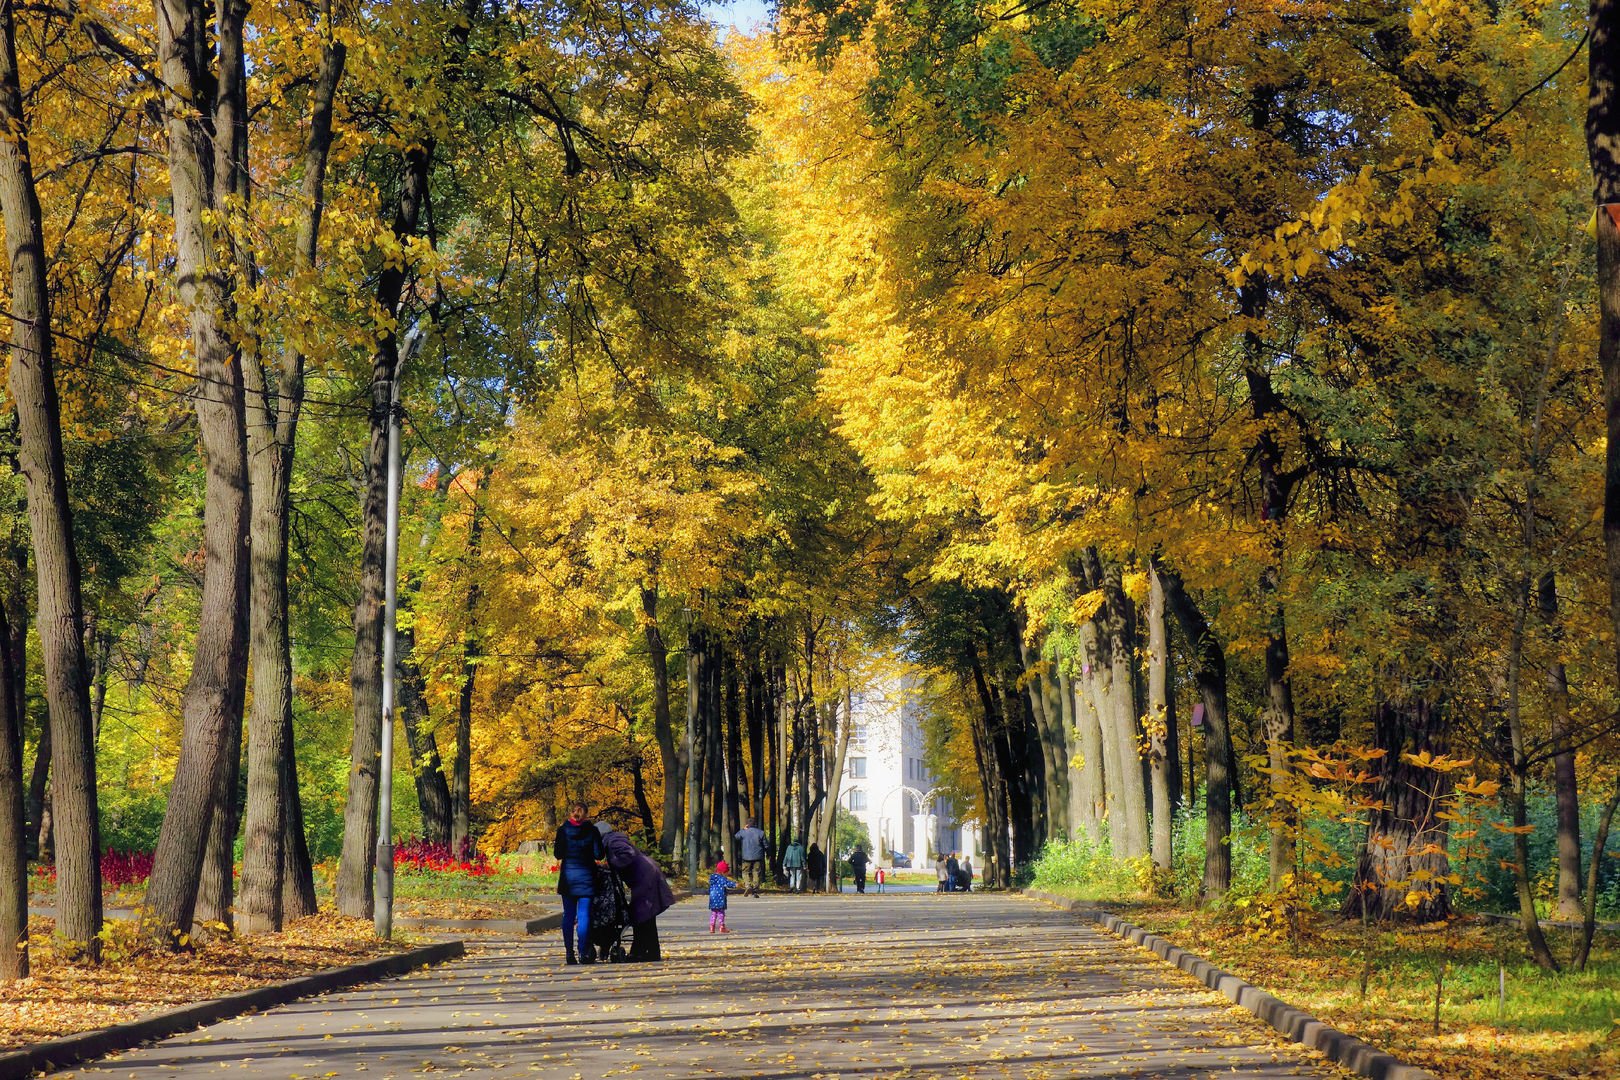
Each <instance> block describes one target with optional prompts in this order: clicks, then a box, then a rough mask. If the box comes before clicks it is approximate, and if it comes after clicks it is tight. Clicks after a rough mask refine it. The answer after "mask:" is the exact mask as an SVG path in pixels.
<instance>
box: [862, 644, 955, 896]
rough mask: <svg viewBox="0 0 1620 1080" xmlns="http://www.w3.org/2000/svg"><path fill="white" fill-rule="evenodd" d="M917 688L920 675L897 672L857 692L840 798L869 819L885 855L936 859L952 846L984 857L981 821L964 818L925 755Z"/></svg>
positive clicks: (921, 861)
mask: <svg viewBox="0 0 1620 1080" xmlns="http://www.w3.org/2000/svg"><path fill="white" fill-rule="evenodd" d="M916 691H917V687H916V684H915V682H913V681H912V680H910V679H908V678H905V677H903V676H889V677H885V678H883V679H880V680H879V681H878V682H876V683H874V684H872V685H869V686H867V687H866V688H865V689H864V690H863V691H861V692H858V693H856V694H854V695H853V699H852V702H851V714H850V715H851V719H852V720H853V722H854V725H855V726H854V729H853V730H852V731H851V732H850V739H849V753H848V755H847V757H846V758H845V761H844V777H843V783H842V785H841V788H840V792H839V802H840V803H841V804H842V805H843V807H844V809H846V810H848V811H849V812H850V813H852V814H854V815H855V816H856V817H857V818H859V819H860V820H861V821H862V822H864V823H865V825H866V831H867V832H868V833H869V834H870V835H871V837H872V844H873V846H874V847H875V848H877V851H876V852H875V853H874V854H875V855H876V856H877V858H878V862H879V863H882V864H885V865H886V864H888V862H889V861H890V853H891V852H904V853H905V854H906V855H907V856H909V857H910V859H911V863H912V865H913V866H917V867H922V866H932V865H933V864H934V858H935V857H936V856H937V855H938V854H940V853H941V852H944V853H947V854H948V853H950V852H952V851H955V852H959V853H961V854H963V855H968V856H971V857H973V859H974V861H975V862H977V861H978V855H979V830H978V825H977V823H975V822H963V821H960V820H958V818H957V816H956V810H955V808H954V807H953V806H952V805H951V802H950V800H949V799H947V798H945V797H944V796H943V795H941V794H939V792H938V790H937V788H936V784H935V780H934V777H933V775H932V774H931V773H930V772H929V771H928V766H927V764H926V763H925V762H924V761H923V735H922V718H921V716H920V707H921V703H920V701H919V696H918V694H917V692H916Z"/></svg>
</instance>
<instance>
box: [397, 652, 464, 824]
mask: <svg viewBox="0 0 1620 1080" xmlns="http://www.w3.org/2000/svg"><path fill="white" fill-rule="evenodd" d="M398 637H399V640H398V649H399V698H400V702H399V715H400V721H401V723H402V724H403V725H404V728H405V746H406V748H407V749H408V750H409V751H410V754H411V775H412V777H413V779H414V780H415V781H416V804H417V806H418V807H420V808H421V811H422V839H424V840H426V841H427V842H428V843H430V844H443V845H445V846H446V847H449V846H450V818H451V813H450V785H449V783H448V782H447V781H446V780H445V778H444V761H443V760H442V759H441V758H440V757H439V741H438V739H436V738H434V735H433V730H432V728H431V727H429V726H428V723H429V718H428V703H427V687H426V685H425V682H424V680H423V678H422V669H421V667H420V666H419V665H418V664H417V663H416V658H415V657H414V655H412V654H413V650H414V648H415V645H416V632H415V631H414V630H413V629H410V628H408V627H406V628H401V629H400V630H399V632H398ZM452 850H453V851H455V853H456V854H457V855H459V854H461V852H460V851H459V850H458V849H452Z"/></svg>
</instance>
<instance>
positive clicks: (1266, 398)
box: [1238, 91, 1298, 885]
mask: <svg viewBox="0 0 1620 1080" xmlns="http://www.w3.org/2000/svg"><path fill="white" fill-rule="evenodd" d="M1272 96H1273V95H1272V94H1271V93H1270V92H1269V91H1262V92H1257V93H1256V94H1255V99H1254V100H1255V106H1254V114H1253V116H1252V117H1251V120H1252V123H1253V124H1254V126H1255V128H1256V130H1261V131H1263V130H1265V129H1266V127H1267V125H1268V123H1269V121H1268V119H1267V117H1268V115H1269V109H1270V102H1271V98H1272ZM1269 298H1270V284H1269V282H1268V281H1267V279H1266V278H1265V276H1264V275H1256V276H1254V277H1253V278H1251V279H1250V280H1249V281H1248V283H1247V284H1245V285H1244V286H1243V288H1242V289H1240V290H1239V292H1238V302H1239V309H1240V311H1241V312H1242V314H1243V316H1244V318H1245V319H1247V320H1249V325H1248V327H1247V328H1246V329H1245V330H1244V332H1243V363H1244V376H1245V378H1246V380H1247V383H1248V390H1249V409H1250V414H1251V415H1252V416H1253V417H1254V419H1255V420H1256V421H1257V422H1259V423H1261V424H1264V425H1265V426H1264V427H1262V429H1261V431H1260V434H1259V437H1258V438H1257V440H1256V442H1255V447H1254V452H1253V460H1254V463H1255V468H1256V471H1257V472H1258V474H1259V477H1258V479H1259V487H1260V525H1261V528H1262V529H1264V530H1266V532H1267V533H1268V539H1269V547H1270V549H1271V559H1270V561H1269V562H1268V563H1267V565H1266V567H1265V568H1264V569H1263V570H1262V571H1261V572H1260V596H1261V603H1262V604H1263V605H1264V606H1265V607H1266V609H1267V616H1266V618H1267V627H1266V667H1265V671H1266V697H1265V702H1264V704H1263V705H1262V707H1261V721H1262V724H1263V725H1264V728H1265V737H1266V759H1267V769H1268V771H1269V773H1270V777H1269V779H1270V788H1271V794H1270V796H1269V797H1268V799H1267V808H1268V813H1269V817H1270V821H1269V822H1268V830H1269V834H1270V842H1269V844H1268V862H1269V865H1270V873H1271V883H1272V884H1273V885H1275V884H1277V883H1278V882H1279V881H1281V880H1282V878H1283V876H1284V875H1285V874H1289V873H1292V872H1293V869H1294V843H1295V839H1294V833H1295V830H1296V829H1297V828H1298V824H1297V822H1296V820H1295V817H1296V815H1295V813H1294V810H1293V808H1292V807H1290V806H1289V804H1288V802H1287V796H1286V794H1285V792H1286V790H1287V786H1286V778H1287V774H1288V771H1289V770H1290V769H1291V768H1292V762H1291V761H1290V760H1289V750H1290V748H1291V747H1292V745H1293V741H1294V691H1293V684H1292V683H1291V682H1290V680H1289V675H1288V622H1287V618H1286V617H1285V614H1284V612H1283V607H1282V604H1281V603H1280V602H1278V600H1277V599H1276V596H1277V588H1278V585H1279V583H1280V580H1281V577H1282V560H1283V533H1282V521H1283V519H1284V518H1285V517H1286V516H1287V514H1288V492H1287V490H1286V486H1285V484H1284V482H1283V480H1282V448H1281V447H1280V446H1279V445H1278V443H1277V435H1276V432H1275V431H1274V430H1273V429H1272V427H1271V426H1270V422H1269V418H1270V417H1271V416H1272V415H1273V414H1275V413H1276V412H1277V411H1278V410H1279V409H1281V408H1282V402H1281V401H1280V400H1279V399H1278V397H1277V393H1276V389H1275V388H1274V387H1273V386H1272V382H1271V375H1270V373H1269V372H1268V371H1267V370H1266V367H1265V364H1266V359H1265V356H1264V348H1263V346H1264V341H1263V340H1262V338H1261V335H1260V332H1259V330H1258V329H1256V326H1257V324H1258V323H1259V321H1260V320H1261V319H1263V318H1264V317H1265V310H1266V305H1267V303H1268V301H1269Z"/></svg>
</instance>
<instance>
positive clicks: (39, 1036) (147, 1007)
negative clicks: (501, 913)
mask: <svg viewBox="0 0 1620 1080" xmlns="http://www.w3.org/2000/svg"><path fill="white" fill-rule="evenodd" d="M53 930H54V923H53V922H52V921H51V920H50V919H43V918H38V917H35V918H32V919H29V920H28V931H29V948H30V949H31V951H32V961H33V964H32V966H33V973H32V974H31V975H30V977H29V978H27V979H23V980H22V981H20V982H15V983H9V984H5V985H0V1047H4V1048H11V1047H17V1046H23V1045H26V1044H28V1043H35V1042H40V1041H42V1040H44V1039H52V1038H57V1037H59V1036H62V1035H71V1034H73V1033H75V1032H80V1031H89V1030H92V1029H94V1028H99V1027H106V1026H108V1025H110V1024H117V1023H122V1022H124V1021H127V1020H132V1019H135V1018H136V1017H138V1016H141V1015H144V1014H146V1013H151V1012H156V1011H161V1010H164V1009H171V1008H174V1007H176V1006H179V1005H184V1004H187V1003H189V1002H193V1001H203V1000H206V999H208V998H214V997H220V996H221V995H224V994H232V993H236V992H238V991H242V990H249V989H252V988H253V987H255V986H263V985H265V984H267V983H273V982H281V981H283V980H285V979H293V978H297V977H298V976H300V975H307V974H310V973H311V972H315V971H320V970H322V969H324V968H330V967H338V966H341V965H344V964H352V963H355V962H357V961H360V960H364V959H366V958H368V957H371V956H377V955H380V954H382V953H387V952H398V951H400V950H401V949H402V948H403V947H404V946H402V945H399V944H388V943H385V942H379V941H377V940H376V935H375V933H374V932H373V929H372V925H371V922H370V921H369V920H365V919H346V918H342V917H339V916H335V915H316V916H313V917H311V918H308V919H301V920H299V921H298V922H296V923H294V924H293V925H292V926H290V927H288V928H287V929H286V930H284V931H283V932H281V933H279V934H266V935H263V936H260V937H254V938H251V939H246V940H231V939H225V940H219V939H217V938H216V939H215V940H213V941H210V942H208V943H206V944H202V945H199V946H197V947H196V948H195V949H193V950H192V951H190V952H183V953H170V952H167V951H163V950H155V949H151V948H149V947H146V946H144V945H141V944H139V943H138V942H136V941H135V939H134V933H133V926H130V925H127V924H123V925H121V924H116V923H115V924H113V925H112V930H111V937H112V942H111V943H109V948H108V953H109V955H110V956H112V957H113V959H110V960H109V962H107V963H105V964H103V965H102V966H100V967H96V968H86V967H76V966H74V965H71V964H67V963H65V962H63V961H62V960H61V959H60V958H59V957H58V956H57V954H56V952H55V949H54V947H53V943H52V940H51V935H52V931H53Z"/></svg>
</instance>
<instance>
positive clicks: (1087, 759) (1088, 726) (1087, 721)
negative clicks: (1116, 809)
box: [1070, 620, 1110, 840]
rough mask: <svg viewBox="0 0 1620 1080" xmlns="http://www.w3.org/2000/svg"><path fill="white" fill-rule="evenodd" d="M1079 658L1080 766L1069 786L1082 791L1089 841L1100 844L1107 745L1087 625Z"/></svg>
mask: <svg viewBox="0 0 1620 1080" xmlns="http://www.w3.org/2000/svg"><path fill="white" fill-rule="evenodd" d="M1078 639H1079V640H1078V650H1079V656H1078V657H1077V658H1076V660H1075V663H1076V665H1077V666H1078V668H1079V670H1078V671H1076V672H1075V674H1074V676H1073V678H1072V682H1073V691H1074V718H1075V744H1076V745H1075V750H1076V752H1077V753H1078V754H1079V757H1080V763H1079V767H1078V769H1077V770H1076V775H1075V777H1074V779H1073V780H1071V781H1070V782H1071V783H1073V784H1075V786H1077V787H1078V788H1080V791H1081V798H1082V799H1084V800H1085V802H1086V807H1085V815H1086V817H1085V820H1087V821H1088V822H1090V824H1091V838H1092V839H1093V840H1101V839H1102V837H1103V835H1104V833H1105V831H1106V828H1107V822H1108V791H1107V787H1106V785H1107V777H1106V776H1105V775H1104V770H1105V768H1106V764H1107V761H1108V753H1109V749H1110V747H1109V745H1108V743H1107V742H1106V741H1105V740H1104V738H1103V728H1102V714H1101V713H1100V712H1099V711H1098V708H1097V701H1098V693H1097V676H1096V670H1097V668H1096V664H1097V628H1096V626H1095V625H1094V624H1093V623H1092V622H1091V621H1090V620H1087V621H1086V622H1084V623H1082V624H1081V625H1080V629H1079V631H1078Z"/></svg>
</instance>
